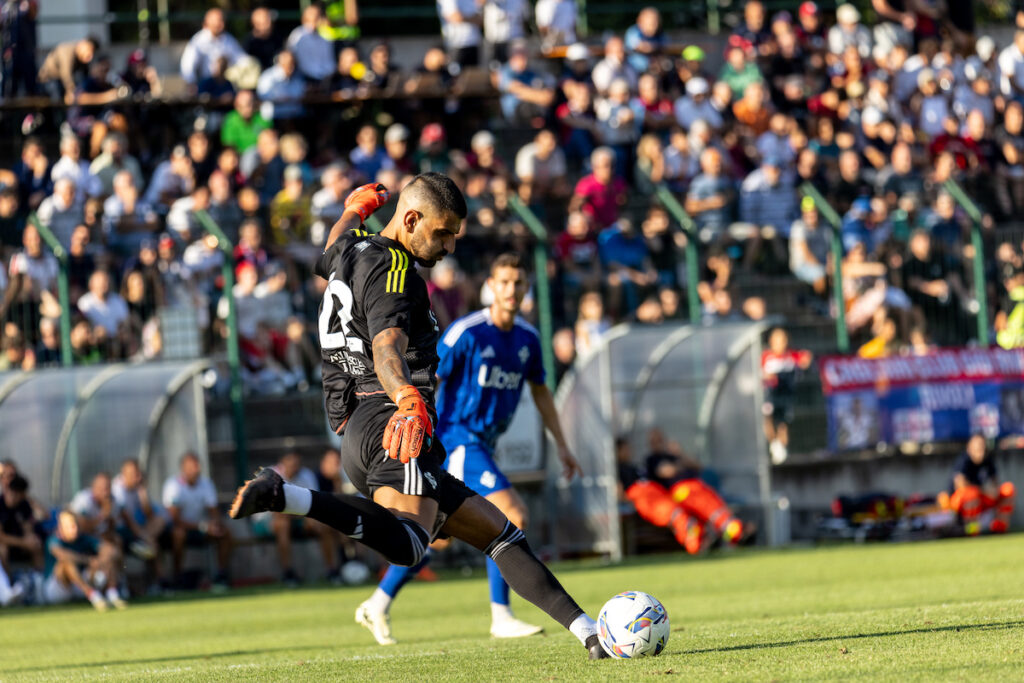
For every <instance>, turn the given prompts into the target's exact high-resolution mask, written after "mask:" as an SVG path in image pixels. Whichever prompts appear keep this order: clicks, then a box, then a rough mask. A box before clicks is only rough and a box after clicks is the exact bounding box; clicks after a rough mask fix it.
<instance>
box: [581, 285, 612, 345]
mask: <svg viewBox="0 0 1024 683" xmlns="http://www.w3.org/2000/svg"><path fill="white" fill-rule="evenodd" d="M611 327H612V325H611V322H609V320H608V318H607V317H605V314H604V302H603V301H602V300H601V295H600V294H599V293H597V292H587V293H585V294H584V295H583V296H581V297H580V304H579V314H578V316H577V317H576V328H575V332H576V353H577V355H580V356H584V355H587V354H589V353H591V352H592V351H596V350H597V348H598V346H599V344H600V341H601V337H602V336H604V334H605V333H607V332H608V330H610V329H611Z"/></svg>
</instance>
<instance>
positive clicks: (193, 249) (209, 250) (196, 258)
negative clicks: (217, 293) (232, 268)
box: [181, 239, 224, 277]
mask: <svg viewBox="0 0 1024 683" xmlns="http://www.w3.org/2000/svg"><path fill="white" fill-rule="evenodd" d="M181 260H182V262H183V263H184V264H185V265H186V266H188V269H189V270H190V271H191V272H193V273H195V274H196V275H198V276H199V277H203V276H205V275H210V274H212V273H213V272H214V271H216V270H217V269H219V268H220V267H221V265H222V264H223V263H224V252H223V251H221V250H220V249H218V248H217V247H216V246H211V245H210V243H209V242H207V240H205V239H200V240H196V241H195V242H193V243H192V244H190V245H188V246H187V247H185V251H184V252H183V253H182V255H181Z"/></svg>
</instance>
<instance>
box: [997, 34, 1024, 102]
mask: <svg viewBox="0 0 1024 683" xmlns="http://www.w3.org/2000/svg"><path fill="white" fill-rule="evenodd" d="M997 63H998V64H999V92H1001V93H1002V94H1003V95H1005V96H1006V97H1013V96H1015V95H1016V94H1017V93H1018V92H1019V91H1020V90H1022V89H1024V53H1022V52H1021V51H1020V49H1018V47H1017V45H1016V43H1010V44H1009V45H1007V46H1006V47H1005V48H1003V51H1002V52H1000V53H999V58H998V61H997Z"/></svg>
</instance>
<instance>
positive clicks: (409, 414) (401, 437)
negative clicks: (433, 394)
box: [382, 384, 434, 463]
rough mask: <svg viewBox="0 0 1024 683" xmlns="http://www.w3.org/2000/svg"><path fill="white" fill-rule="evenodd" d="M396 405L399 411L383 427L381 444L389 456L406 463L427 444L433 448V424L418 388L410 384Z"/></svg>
mask: <svg viewBox="0 0 1024 683" xmlns="http://www.w3.org/2000/svg"><path fill="white" fill-rule="evenodd" d="M395 403H397V404H398V408H397V409H396V410H395V414H394V415H392V416H391V419H390V420H388V424H387V426H386V427H384V438H383V441H382V445H383V446H384V449H385V450H386V451H387V454H388V456H389V457H391V458H398V459H399V460H401V461H402V462H403V463H405V462H409V460H410V459H411V458H415V457H417V456H418V455H419V454H420V448H421V447H422V446H423V444H424V441H425V442H426V446H427V448H428V449H429V448H430V441H431V439H432V438H433V435H434V425H433V424H432V423H431V421H430V415H429V414H428V413H427V404H426V402H424V400H423V397H422V396H420V392H419V391H417V390H416V387H414V386H412V385H410V384H407V385H405V386H404V387H402V388H401V389H399V390H398V394H397V395H396V396H395Z"/></svg>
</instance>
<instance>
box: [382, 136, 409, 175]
mask: <svg viewBox="0 0 1024 683" xmlns="http://www.w3.org/2000/svg"><path fill="white" fill-rule="evenodd" d="M409 136H410V133H409V129H408V128H406V127H405V126H403V125H402V124H400V123H393V124H391V125H390V126H388V129H387V130H386V131H384V151H385V152H386V153H387V155H388V158H389V159H390V160H391V163H392V165H393V166H394V169H395V171H397V172H398V173H400V174H402V175H406V176H408V175H414V174H415V165H414V164H413V160H412V155H411V154H410V151H409Z"/></svg>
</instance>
